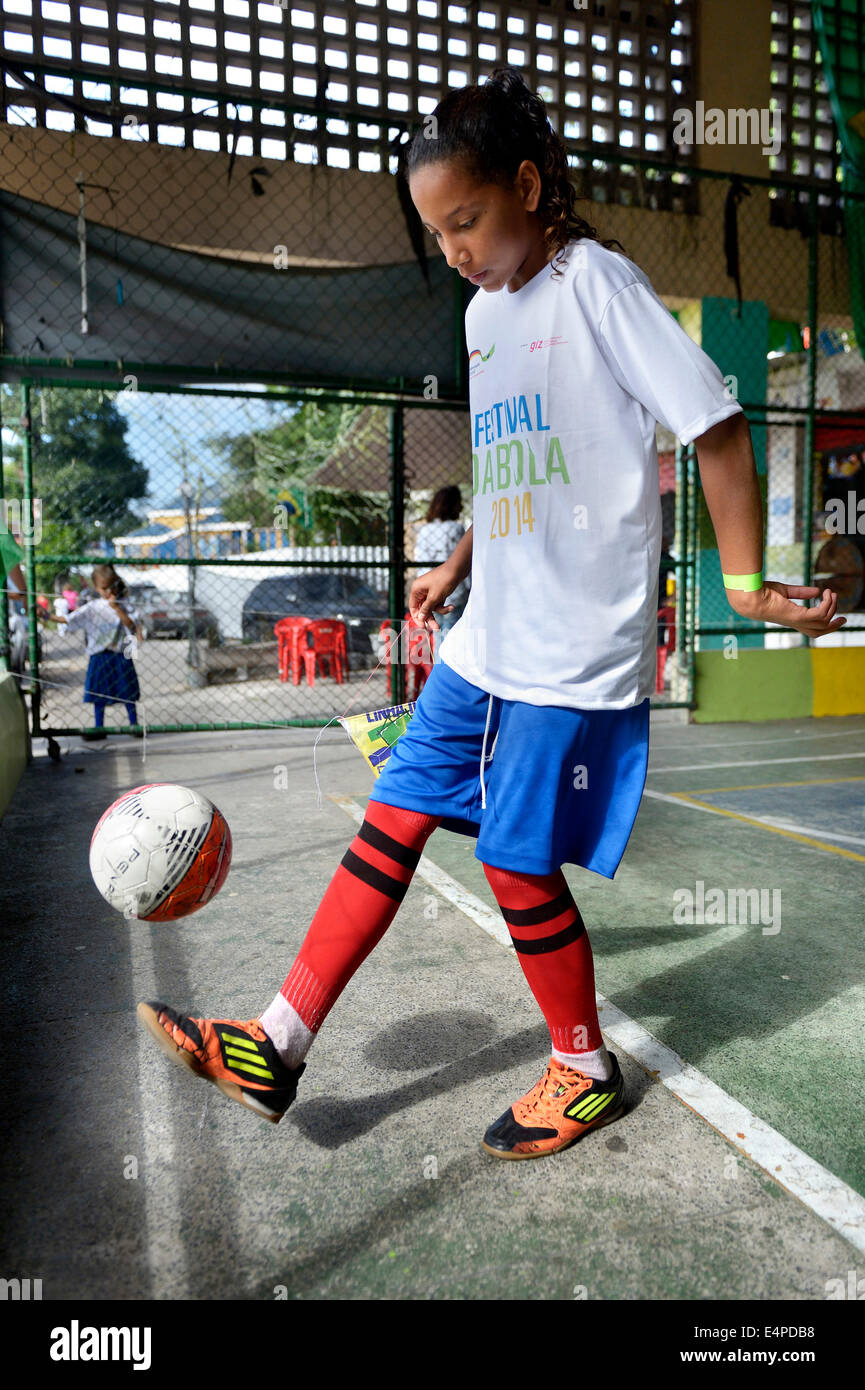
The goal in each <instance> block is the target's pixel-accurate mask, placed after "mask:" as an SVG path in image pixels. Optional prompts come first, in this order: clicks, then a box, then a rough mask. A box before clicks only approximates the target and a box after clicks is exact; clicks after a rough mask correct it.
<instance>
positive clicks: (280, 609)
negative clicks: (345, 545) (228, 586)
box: [242, 570, 388, 665]
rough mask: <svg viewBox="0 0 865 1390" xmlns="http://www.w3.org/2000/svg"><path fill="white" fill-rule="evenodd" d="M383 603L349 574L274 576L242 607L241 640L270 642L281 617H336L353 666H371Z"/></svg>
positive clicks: (382, 598) (385, 606) (258, 586)
mask: <svg viewBox="0 0 865 1390" xmlns="http://www.w3.org/2000/svg"><path fill="white" fill-rule="evenodd" d="M387 610H388V604H387V599H386V598H385V596H384V595H383V594H381V593H379V592H378V591H377V590H376V589H373V588H371V587H370V586H369V585H368V584H364V582H363V580H362V579H358V578H357V577H356V576H355V575H353V574H342V573H341V572H340V571H338V570H324V571H322V570H318V571H314V572H312V573H306V574H285V575H278V576H275V577H273V578H271V579H262V581H261V583H260V584H256V586H255V588H254V589H253V590H252V593H251V594H250V595H249V596H248V598H247V600H246V602H245V603H244V605H243V629H242V631H243V636H244V639H248V640H254V641H258V642H264V641H273V629H274V627H275V626H276V624H277V623H278V622H279V620H280V618H295V617H303V618H338V619H340V620H341V621H342V622H344V623H345V625H346V629H347V632H348V654H349V658H354V659H355V661H356V663H357V664H361V665H370V663H371V658H372V655H373V644H372V643H371V642H370V636H372V635H373V634H377V633H378V630H379V627H380V625H381V623H382V620H383V619H384V618H386V617H387V616H388V611H387Z"/></svg>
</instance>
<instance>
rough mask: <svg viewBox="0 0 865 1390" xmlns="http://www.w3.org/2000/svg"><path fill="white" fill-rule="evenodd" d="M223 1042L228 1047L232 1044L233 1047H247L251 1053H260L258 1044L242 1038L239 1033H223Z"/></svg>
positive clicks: (250, 1039)
mask: <svg viewBox="0 0 865 1390" xmlns="http://www.w3.org/2000/svg"><path fill="white" fill-rule="evenodd" d="M222 1040H223V1042H224V1043H225V1045H226V1047H227V1046H228V1044H229V1043H231V1045H232V1047H246V1048H249V1050H250V1051H251V1052H258V1043H257V1042H255V1041H253V1039H252V1038H242V1037H240V1035H239V1034H238V1033H223V1034H222Z"/></svg>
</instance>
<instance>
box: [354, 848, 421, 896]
mask: <svg viewBox="0 0 865 1390" xmlns="http://www.w3.org/2000/svg"><path fill="white" fill-rule="evenodd" d="M342 867H343V868H344V869H348V872H349V873H350V874H354V876H355V878H359V879H362V880H363V882H364V883H366V884H368V886H369V887H370V888H375V889H376V891H377V892H379V893H383V894H384V895H385V897H386V898H392V899H393V901H394V902H396V903H401V902H402V900H403V898H404V897H405V895H406V892H407V891H408V884H407V883H400V881H399V879H398V878H391V876H390V874H384V873H382V871H381V869H376V868H374V866H373V865H372V864H367V862H366V860H365V859H361V858H360V856H359V855H357V854H355V852H354V850H351V849H347V850H346V852H345V856H344V858H343V861H342Z"/></svg>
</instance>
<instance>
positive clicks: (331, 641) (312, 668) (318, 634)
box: [303, 618, 348, 685]
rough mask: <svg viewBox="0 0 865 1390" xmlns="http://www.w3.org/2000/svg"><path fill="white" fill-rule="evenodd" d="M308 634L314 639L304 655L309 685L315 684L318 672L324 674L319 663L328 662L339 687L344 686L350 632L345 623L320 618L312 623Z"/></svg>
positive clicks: (333, 619)
mask: <svg viewBox="0 0 865 1390" xmlns="http://www.w3.org/2000/svg"><path fill="white" fill-rule="evenodd" d="M307 632H308V634H309V635H310V636H311V637H312V645H311V646H310V647H309V649H308V650H307V651H305V652H304V654H303V658H304V663H305V665H306V679H307V682H308V684H309V685H314V684H315V673H316V671H317V670H318V672H319V674H322V672H321V668H320V666H319V662H322V661H326V662H327V664H328V667H329V670H330V674H331V675H332V676H333V677H334V679H335V680H336V683H337V685H342V683H343V678H344V674H345V672H346V671H347V670H348V631H347V628H346V626H345V623H343V622H339V621H338V620H337V619H335V618H318V619H317V620H316V621H315V622H312V623H310V625H309V627H308V629H307Z"/></svg>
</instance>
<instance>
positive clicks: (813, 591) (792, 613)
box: [726, 580, 847, 637]
mask: <svg viewBox="0 0 865 1390" xmlns="http://www.w3.org/2000/svg"><path fill="white" fill-rule="evenodd" d="M819 593H820V590H819V588H817V586H816V585H813V586H805V585H803V584H777V583H775V581H774V580H768V581H766V582H764V584H763V587H762V589H755V590H754V592H753V593H745V592H743V590H741V589H727V590H726V594H727V602H728V603H729V605H730V607H731V608H733V609H734V610H735V611H736V612H737V613H739V614H740V615H741V616H742V617H743V618H753V619H754V621H755V622H758V623H780V624H781V626H782V627H791V628H794V629H795V630H796V631H797V632H802V633H804V634H805V636H806V637H825V635H826V633H828V632H837V631H838V629H839V628H842V627H843V626H844V624H845V623H846V621H847V619H846V618H836V617H835V609H836V608H837V606H838V595H837V594H836V593H833V591H832V590H831V589H824V590H823V596H822V598H821V599H820V602H819V603H816V604H815V605H814V607H813V608H808V607H804V608H803V607H802V606H801V605H800V604H798V603H793V602H791V600H792V599H796V598H806V599H807V598H816V597H817V596H818V595H819Z"/></svg>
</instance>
